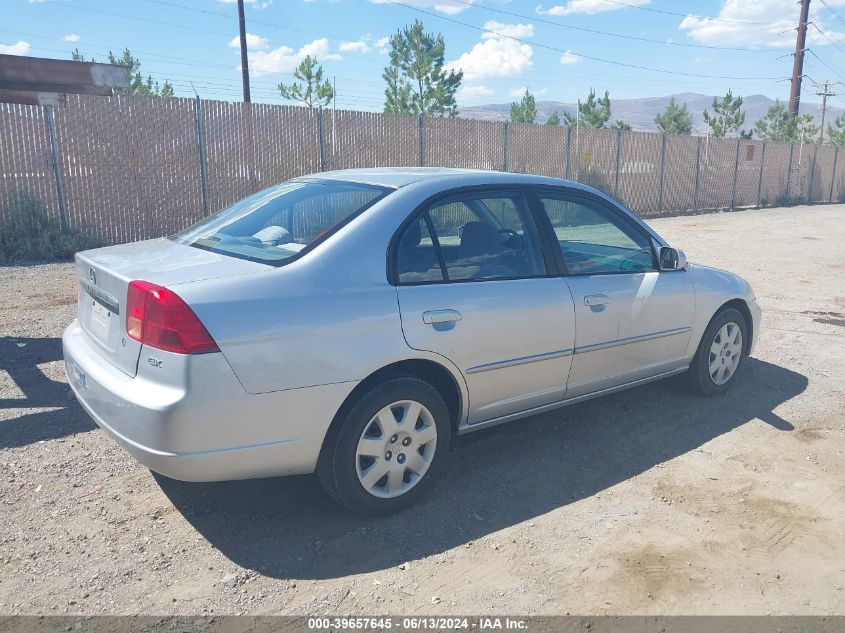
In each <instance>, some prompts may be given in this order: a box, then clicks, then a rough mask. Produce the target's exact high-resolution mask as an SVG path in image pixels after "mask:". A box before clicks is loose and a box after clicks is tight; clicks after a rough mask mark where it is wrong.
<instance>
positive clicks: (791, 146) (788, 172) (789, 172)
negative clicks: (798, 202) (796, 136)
mask: <svg viewBox="0 0 845 633" xmlns="http://www.w3.org/2000/svg"><path fill="white" fill-rule="evenodd" d="M794 151H795V143H790V144H789V162H788V163H787V164H786V192H785V193H784V194H783V201H784V203H785V204H789V185H790V183H789V181H790V180H792V153H793V152H794Z"/></svg>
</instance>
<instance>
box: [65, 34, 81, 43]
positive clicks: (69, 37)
mask: <svg viewBox="0 0 845 633" xmlns="http://www.w3.org/2000/svg"><path fill="white" fill-rule="evenodd" d="M62 39H63V40H64V41H65V42H78V41H79V36H78V35H77V34H76V33H68V34H67V35H65V36H64V37H63V38H62Z"/></svg>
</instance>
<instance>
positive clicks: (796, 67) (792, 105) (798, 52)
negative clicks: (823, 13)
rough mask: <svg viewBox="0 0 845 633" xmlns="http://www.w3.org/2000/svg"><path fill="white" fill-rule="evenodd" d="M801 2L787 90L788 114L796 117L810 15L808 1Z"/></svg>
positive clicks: (799, 100) (802, 0)
mask: <svg viewBox="0 0 845 633" xmlns="http://www.w3.org/2000/svg"><path fill="white" fill-rule="evenodd" d="M800 1H801V17H800V18H799V19H798V37H796V38H795V61H794V62H793V64H792V86H791V88H790V90H789V114H791V115H792V116H797V115H798V105H799V103H800V102H801V76H802V75H803V74H804V45H805V44H806V42H807V18H808V16H809V15H810V0H800Z"/></svg>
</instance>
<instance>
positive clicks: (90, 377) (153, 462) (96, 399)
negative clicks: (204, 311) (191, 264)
mask: <svg viewBox="0 0 845 633" xmlns="http://www.w3.org/2000/svg"><path fill="white" fill-rule="evenodd" d="M62 346H63V349H64V358H65V366H66V369H67V374H68V383H69V384H70V386H71V388H72V389H73V391H74V393H75V394H76V397H77V399H78V400H79V402H80V403H81V404H82V406H83V408H84V409H85V410H86V411H87V412H88V414H89V415H90V416H91V417H92V418H93V419H94V421H95V422H96V423H97V424H98V425H99V426H100V427H101V428H102V429H103V430H105V431H106V432H107V433H109V435H111V436H112V437H113V438H114V439H115V440H116V441H117V442H118V443H119V444H120V445H121V446H123V447H124V448H125V449H126V450H127V451H128V452H129V453H131V454H132V455H133V456H134V457H135V458H136V459H138V461H140V462H141V463H142V464H144V465H146V466H147V467H149V468H150V469H152V470H154V471H156V472H158V473H161V474H162V475H166V476H167V477H172V478H174V479H180V480H183V481H222V480H228V479H247V478H252V477H271V476H276V475H293V474H303V473H310V472H313V471H314V468H315V467H316V464H317V459H318V457H319V453H320V448H321V446H322V442H323V438H324V437H325V434H326V431H327V430H328V427H329V424H330V423H331V421H332V418H333V417H334V415H335V413H336V412H337V410H338V409H339V408H340V405H341V404H342V402H343V400H344V399H345V398H346V396H347V395H349V393H350V392H351V390H352V389H353V387H354V386H355V383H354V382H346V383H339V384H332V385H321V386H315V387H305V388H302V389H289V390H286V391H277V392H272V393H266V394H259V395H252V394H248V393H247V392H246V391H245V390H244V389H243V387H242V386H241V384H240V383H239V382H238V380H237V378H236V377H235V375H234V373H233V372H232V369H231V367H229V364H228V363H227V362H226V359H225V358H224V357H223V355H222V354H220V353H215V354H200V355H194V356H183V355H178V354H169V353H167V352H159V351H158V350H155V356H156V358H157V360H158V361H162V362H161V363H160V365H159V366H155V365H153V364H146V363H144V362H141V363H140V364H139V368H138V373H137V375H136V376H135V377H134V378H133V377H130V376H128V375H127V374H125V373H123V372H122V371H120V370H119V369H117V368H116V367H114V366H113V365H111V364H110V363H109V362H108V361H106V360H105V359H104V358H103V357H102V356H101V355H100V354H99V352H98V351H97V350H96V349H94V347H93V346H91V345H90V344H89V343H88V342H87V341H86V338H85V335H84V333H83V332H82V330H81V329H80V328H79V325H78V324H77V322H76V321H74V322H73V323H72V324H71V325H70V326H69V327H68V328H67V330H65V333H64V336H63V337H62ZM145 355H147V354H146V353H145V352H144V351H143V350H142V354H141V361H144V357H145Z"/></svg>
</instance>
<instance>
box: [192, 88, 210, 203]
mask: <svg viewBox="0 0 845 633" xmlns="http://www.w3.org/2000/svg"><path fill="white" fill-rule="evenodd" d="M195 103H196V107H195V108H194V119H195V121H196V125H197V145H198V146H199V152H200V190H201V191H202V209H203V212H204V213H205V214H206V215H208V163H207V161H206V157H205V128H204V127H203V124H202V101H201V100H200V96H199V95H197V98H196V100H195Z"/></svg>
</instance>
